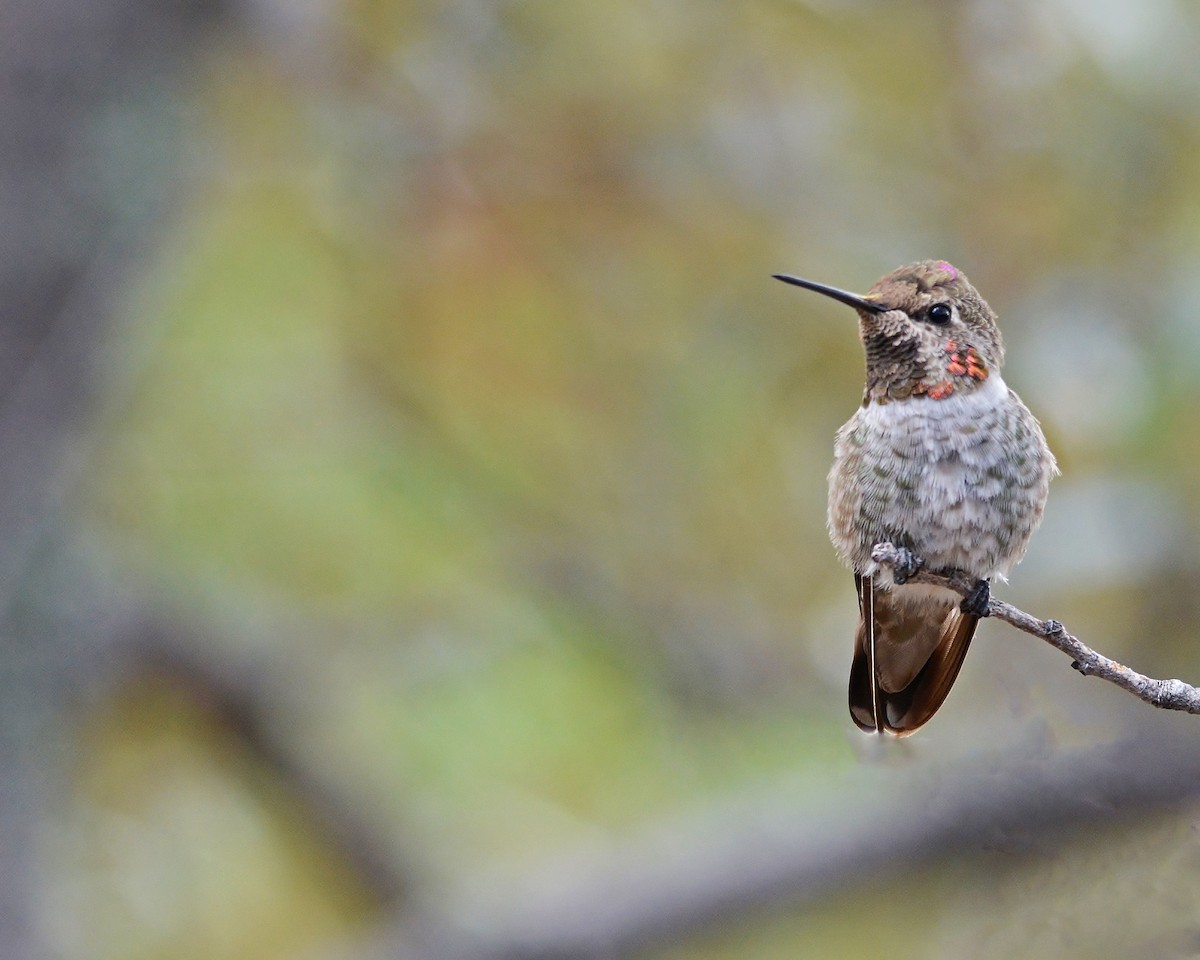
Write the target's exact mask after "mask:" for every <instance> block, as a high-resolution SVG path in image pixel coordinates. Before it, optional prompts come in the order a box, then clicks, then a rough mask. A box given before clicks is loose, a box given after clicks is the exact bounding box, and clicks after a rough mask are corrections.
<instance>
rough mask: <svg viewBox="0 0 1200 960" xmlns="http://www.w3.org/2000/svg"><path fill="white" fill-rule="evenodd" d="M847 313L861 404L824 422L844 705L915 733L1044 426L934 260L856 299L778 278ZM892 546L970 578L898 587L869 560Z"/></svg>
mask: <svg viewBox="0 0 1200 960" xmlns="http://www.w3.org/2000/svg"><path fill="white" fill-rule="evenodd" d="M775 278H776V279H777V280H782V281H784V282H785V283H790V284H794V285H795V286H798V287H804V288H805V289H807V290H813V291H815V292H817V293H820V294H824V295H825V296H827V297H831V298H832V299H834V300H837V301H839V302H840V303H844V304H846V305H848V306H850V307H853V308H854V310H855V311H856V312H857V313H858V334H859V338H860V339H861V340H862V344H863V348H864V351H865V353H866V374H867V376H866V386H865V387H864V389H863V396H862V404H861V406H860V407H859V409H858V410H857V411H856V412H855V414H854V416H852V417H851V418H850V419H849V420H848V421H847V422H846V423H845V425H843V426H842V428H841V429H840V430H838V432H837V437H836V440H835V442H834V459H833V468H832V469H831V470H830V472H829V517H828V522H829V536H830V539H831V540H832V541H833V546H834V549H835V550H836V552H837V555H838V557H839V558H840V559H841V560H842V562H843V563H845V564H846V565H847V566H849V567H850V568H851V569H852V570H853V571H854V585H855V590H856V592H857V594H858V612H859V621H858V628H857V630H856V631H855V636H854V656H853V660H852V662H851V667H850V716H851V718H852V719H853V720H854V722H855V723H856V724H857V725H858V727H859V728H860V729H862V730H864V731H868V732H872V733H880V734H883V733H888V734H894V735H896V736H907V735H909V734H912V733H914V732H916V731H917V730H918V729H919V728H920V727H921V726H923V725H924V724H925V723H926V722H927V721H928V720H929V719H930V718H931V717H932V716H933V715H934V713H935V712H937V710H938V708H939V707H940V706H941V705H942V703H943V701H944V700H945V699H946V695H947V694H948V693H949V692H950V687H951V686H952V685H953V683H954V681H955V679H956V678H957V676H958V672H959V670H960V668H961V667H962V664H963V658H964V657H965V656H966V654H967V649H968V647H970V645H971V639H972V637H974V635H975V628H976V627H977V626H978V625H979V620H980V618H981V617H985V616H987V611H988V602H989V597H990V592H989V591H990V581H991V580H992V579H998V580H1004V579H1005V578H1006V575H1007V574H1008V572H1009V571H1010V570H1011V569H1012V567H1013V566H1015V565H1016V563H1017V562H1018V561H1019V560H1020V559H1021V557H1022V556H1023V555H1024V553H1025V548H1026V547H1027V546H1028V545H1029V540H1030V538H1031V537H1032V536H1033V532H1034V530H1035V529H1036V528H1037V526H1038V524H1039V523H1040V522H1041V519H1042V512H1043V510H1044V509H1045V506H1046V495H1047V492H1048V490H1049V486H1050V480H1051V478H1052V477H1053V476H1055V475H1056V474H1057V473H1058V466H1057V464H1056V463H1055V460H1054V455H1053V454H1052V453H1051V452H1050V448H1049V446H1048V445H1047V444H1046V438H1045V437H1044V436H1043V434H1042V429H1041V426H1040V425H1039V424H1038V421H1037V420H1036V419H1035V418H1034V416H1033V414H1032V413H1030V412H1029V409H1028V408H1027V407H1026V406H1025V404H1023V403H1022V402H1021V399H1020V398H1019V397H1018V396H1017V395H1016V394H1015V393H1014V392H1013V391H1012V390H1010V389H1009V387H1008V385H1007V384H1005V382H1004V380H1003V378H1002V377H1001V376H1000V368H1001V365H1002V364H1003V362H1004V344H1003V341H1002V340H1001V338H1000V330H999V328H998V327H997V324H996V314H995V313H993V312H992V309H991V307H989V306H988V305H987V302H986V301H984V299H983V298H982V297H981V296H980V295H979V293H978V292H977V291H976V290H975V288H974V287H973V286H972V285H971V283H970V282H969V281H968V280H967V278H966V276H965V275H964V274H963V273H962V272H961V271H960V270H958V269H956V268H955V267H953V266H951V265H950V264H949V263H947V262H946V261H944V260H922V261H919V262H917V263H912V264H909V265H907V266H903V267H900V268H899V269H897V270H893V271H892V272H891V273H889V274H887V275H886V276H885V277H883V278H882V279H880V280H879V281H878V282H877V283H876V284H875V285H874V286H873V287H871V289H870V290H869V291H868V292H867V293H865V294H861V295H859V294H855V293H849V292H847V291H845V290H840V289H838V288H837V287H830V286H827V285H825V284H822V283H816V282H814V281H812V280H804V279H801V278H799V277H792V276H787V275H784V274H775ZM884 541H889V542H891V543H893V544H895V545H896V546H897V547H899V548H901V549H902V550H907V551H909V554H908V556H909V557H910V558H920V560H922V561H923V562H924V564H925V566H926V567H927V568H928V569H931V570H937V571H940V572H947V573H949V572H959V573H963V574H966V575H967V576H968V577H970V578H971V579H972V580H974V581H975V589H974V590H973V591H972V592H971V594H970V595H969V596H968V597H967V598H966V599H964V598H962V597H961V596H960V595H959V594H957V593H955V592H954V591H952V590H950V589H948V588H945V587H940V586H932V585H929V584H923V583H901V582H898V581H899V580H900V577H899V576H896V575H894V571H893V570H892V569H891V568H888V567H881V566H880V565H879V564H877V563H875V562H874V561H873V560H872V559H871V550H872V548H873V547H874V546H875V544H877V543H881V542H884Z"/></svg>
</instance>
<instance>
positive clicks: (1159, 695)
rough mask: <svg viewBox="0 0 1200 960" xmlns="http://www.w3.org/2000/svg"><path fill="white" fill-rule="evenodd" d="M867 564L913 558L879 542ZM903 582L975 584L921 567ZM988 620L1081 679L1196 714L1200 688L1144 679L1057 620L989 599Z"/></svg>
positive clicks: (967, 587)
mask: <svg viewBox="0 0 1200 960" xmlns="http://www.w3.org/2000/svg"><path fill="white" fill-rule="evenodd" d="M871 559H872V560H874V561H875V562H876V563H878V564H879V565H880V566H884V567H889V568H891V569H893V570H895V569H896V568H897V567H901V568H902V569H903V568H905V567H907V568H908V569H911V568H912V567H913V566H914V564H913V563H912V558H911V557H909V556H905V555H904V554H903V553H902V552H901V550H900V549H899V548H897V547H896V546H895V545H894V544H891V543H877V544H876V545H875V549H874V550H872V551H871ZM916 566H917V567H918V569H917V570H916V571H915V572H914V573H912V574H911V575H910V576H908V577H906V578H905V582H907V583H929V584H934V585H936V586H941V587H947V588H949V589H950V590H953V591H954V592H955V593H957V594H959V595H961V596H962V597H964V598H966V597H967V596H968V595H969V594H970V593H971V590H972V589H973V588H974V586H975V581H974V580H973V579H972V578H970V577H968V576H967V575H966V574H964V573H962V572H961V571H957V570H955V571H951V572H949V573H942V572H935V571H932V570H926V569H924V568H923V567H920V563H919V561H918V562H917V564H916ZM988 616H991V617H995V618H996V619H997V620H1003V621H1004V622H1005V623H1007V624H1009V625H1011V626H1014V627H1016V628H1017V629H1018V630H1023V631H1024V632H1025V633H1028V634H1030V635H1032V636H1035V637H1038V638H1039V639H1042V640H1045V641H1046V642H1047V643H1048V644H1050V645H1051V646H1053V647H1057V648H1058V649H1059V650H1061V651H1062V652H1063V653H1065V654H1066V655H1067V656H1069V657H1071V659H1072V660H1073V661H1074V662H1073V663H1072V664H1071V666H1073V667H1074V668H1075V669H1076V670H1078V671H1079V672H1080V673H1082V674H1083V675H1084V676H1085V677H1100V678H1101V679H1102V680H1107V681H1109V682H1110V683H1115V684H1116V685H1117V686H1118V687H1120V688H1121V689H1122V690H1127V691H1128V692H1129V693H1132V694H1133V695H1134V696H1135V697H1137V698H1138V699H1139V700H1145V701H1146V703H1149V704H1151V705H1152V706H1155V707H1161V708H1162V709H1164V710H1182V711H1185V712H1187V713H1200V689H1197V688H1196V687H1193V686H1192V685H1191V684H1190V683H1185V682H1184V681H1182V680H1156V679H1154V678H1153V677H1147V676H1145V675H1143V674H1140V673H1138V672H1137V671H1136V670H1132V669H1130V668H1129V667H1127V666H1125V664H1123V663H1117V661H1116V660H1110V659H1109V658H1108V657H1106V656H1104V655H1103V654H1101V653H1097V652H1096V651H1095V650H1093V649H1092V648H1091V647H1089V646H1088V645H1087V644H1085V643H1083V642H1082V641H1081V640H1080V639H1079V638H1078V637H1075V636H1072V635H1071V634H1069V633H1067V631H1066V628H1064V627H1063V625H1062V624H1061V623H1059V621H1057V620H1039V619H1038V618H1037V617H1034V616H1031V615H1030V614H1028V613H1026V612H1025V611H1024V610H1020V609H1018V608H1017V607H1014V606H1013V605H1012V604H1011V603H1005V602H1004V601H1003V600H996V599H995V598H993V599H992V600H991V601H990V602H989V603H988Z"/></svg>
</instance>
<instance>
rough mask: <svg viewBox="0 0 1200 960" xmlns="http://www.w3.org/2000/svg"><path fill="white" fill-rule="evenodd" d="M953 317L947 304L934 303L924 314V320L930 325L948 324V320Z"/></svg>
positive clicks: (952, 312)
mask: <svg viewBox="0 0 1200 960" xmlns="http://www.w3.org/2000/svg"><path fill="white" fill-rule="evenodd" d="M952 316H954V311H953V310H951V309H950V306H949V304H945V303H935V304H934V305H933V306H932V307H930V308H929V310H928V311H927V312H926V314H925V319H926V320H928V321H929V322H930V323H938V324H941V323H949V322H950V318H951V317H952Z"/></svg>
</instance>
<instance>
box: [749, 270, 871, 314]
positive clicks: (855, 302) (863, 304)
mask: <svg viewBox="0 0 1200 960" xmlns="http://www.w3.org/2000/svg"><path fill="white" fill-rule="evenodd" d="M771 276H773V277H774V278H775V279H776V280H782V281H783V282H784V283H790V284H792V286H795V287H803V288H804V289H805V290H814V291H816V292H817V293H823V294H825V296H827V297H832V298H833V299H834V300H838V301H840V302H841V303H844V304H846V305H847V306H850V307H853V308H854V309H855V310H866V311H867V313H883V312H884V308H883V307H881V306H880V305H879V304H877V303H872V302H871V301H870V300H864V299H863V298H862V297H860V296H859V295H858V294H857V293H850V292H849V291H847V290H839V289H838V288H837V287H830V286H827V285H826V284H824V283H817V282H816V281H815V280H805V279H803V278H801V277H789V276H788V275H787V274H786V273H773V274H771Z"/></svg>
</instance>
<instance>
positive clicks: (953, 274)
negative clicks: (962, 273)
mask: <svg viewBox="0 0 1200 960" xmlns="http://www.w3.org/2000/svg"><path fill="white" fill-rule="evenodd" d="M938 269H940V270H945V271H946V272H947V273H948V274H950V279H951V280H957V279H958V271H957V270H955V269H954V267H952V266H951V265H950V264H948V263H947V262H946V261H945V260H943V261H942V262H941V263H939V264H938Z"/></svg>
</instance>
